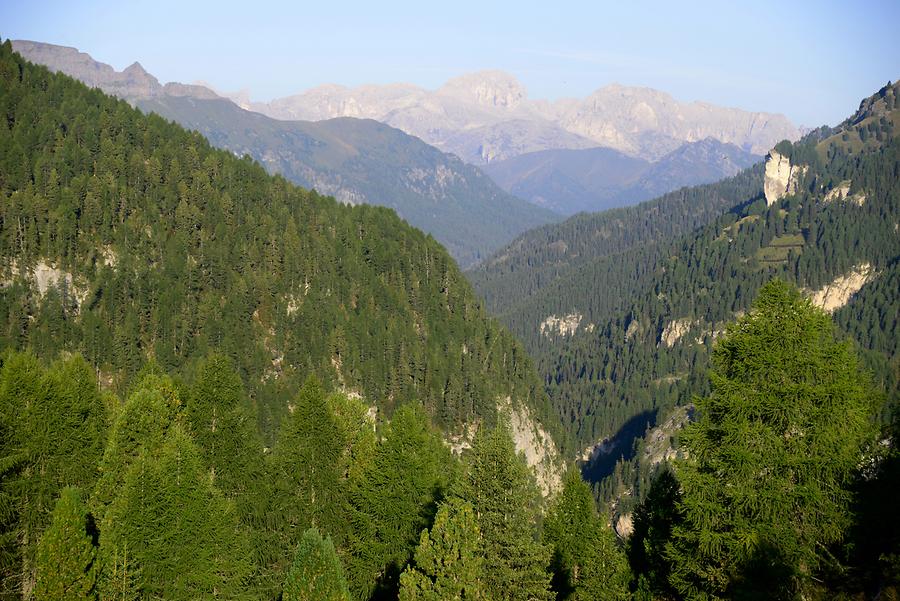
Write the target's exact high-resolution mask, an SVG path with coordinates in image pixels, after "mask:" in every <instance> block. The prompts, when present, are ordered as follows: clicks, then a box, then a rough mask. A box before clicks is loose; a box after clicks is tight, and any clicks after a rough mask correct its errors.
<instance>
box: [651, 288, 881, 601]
mask: <svg viewBox="0 0 900 601" xmlns="http://www.w3.org/2000/svg"><path fill="white" fill-rule="evenodd" d="M710 379H711V381H712V393H711V394H710V395H709V396H707V397H704V398H700V399H697V400H696V405H697V412H698V416H699V418H698V420H697V422H696V423H694V424H692V425H690V426H689V427H688V428H687V429H686V431H685V433H684V435H683V437H682V441H683V443H684V447H685V449H686V451H687V454H688V459H687V460H685V461H683V462H681V463H680V464H679V465H678V469H677V475H678V480H679V482H681V486H682V500H681V510H682V511H683V513H684V518H685V521H684V523H683V524H681V525H676V526H675V528H674V533H673V541H672V542H671V543H670V544H669V548H668V555H669V558H670V560H671V561H672V573H671V577H670V580H671V582H672V584H673V586H674V587H675V588H676V589H677V590H678V591H679V592H680V593H681V594H682V595H684V596H685V597H686V598H688V599H720V598H726V597H739V596H745V597H748V598H751V597H752V596H753V595H764V596H766V597H768V598H792V597H794V596H795V595H797V594H798V592H800V591H801V590H803V588H804V587H805V586H806V585H808V584H809V583H810V582H811V579H812V578H813V577H814V575H815V570H816V568H817V567H818V566H819V562H820V556H821V554H822V553H823V552H824V549H825V548H826V545H828V544H830V543H833V542H835V541H838V540H840V539H841V537H842V535H843V532H844V530H845V528H846V527H847V526H848V524H849V522H850V518H851V516H850V511H849V504H850V501H851V494H850V489H849V482H850V479H851V477H852V476H853V474H854V472H855V470H856V469H857V467H858V466H859V465H860V464H861V462H862V458H863V450H864V447H865V445H866V444H867V443H869V442H870V441H871V440H872V439H873V434H874V430H873V427H872V421H871V420H872V416H873V415H875V413H876V403H875V401H876V399H877V394H876V393H875V392H874V390H873V389H872V387H871V386H870V384H869V381H868V379H867V378H866V377H865V375H864V374H863V373H862V372H861V371H860V370H859V368H858V366H857V359H856V355H855V353H854V352H853V350H852V348H851V346H850V344H849V343H848V342H845V341H841V340H838V339H837V338H836V336H835V329H834V326H833V324H832V322H831V319H830V318H829V316H828V315H827V314H825V313H824V312H823V311H822V310H820V309H818V308H816V307H814V306H812V304H811V303H810V302H809V300H807V299H805V298H803V297H802V296H801V294H800V292H799V291H798V290H796V289H795V288H793V287H791V286H789V285H787V284H785V283H783V282H780V281H777V280H776V281H772V282H770V283H769V284H766V285H765V286H764V287H763V288H762V290H761V291H760V294H759V297H758V298H757V300H756V303H755V305H754V307H753V310H752V311H751V312H750V313H749V314H748V315H746V316H744V317H742V318H741V319H740V320H738V322H737V323H736V324H734V325H732V326H730V327H729V328H728V331H727V334H726V335H725V336H724V338H722V339H721V340H720V341H719V343H718V344H717V345H716V348H715V349H714V352H713V370H712V372H711V374H710Z"/></svg>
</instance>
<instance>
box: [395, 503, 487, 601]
mask: <svg viewBox="0 0 900 601" xmlns="http://www.w3.org/2000/svg"><path fill="white" fill-rule="evenodd" d="M481 553H482V551H481V532H480V531H479V530H478V524H477V523H476V520H475V511H474V510H473V509H472V505H471V504H470V503H468V502H466V501H463V500H461V499H458V498H450V499H448V500H446V501H444V502H443V503H442V504H441V506H440V509H438V512H437V515H436V516H435V518H434V525H433V526H432V527H431V530H430V531H429V530H423V531H422V536H421V537H420V538H419V546H418V547H416V552H415V556H414V561H413V563H412V564H410V565H409V566H407V568H406V570H405V571H404V572H403V574H401V575H400V601H475V600H478V601H480V600H483V599H485V598H486V597H485V596H484V591H483V588H482V583H481V580H482V557H481Z"/></svg>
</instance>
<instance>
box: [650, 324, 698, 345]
mask: <svg viewBox="0 0 900 601" xmlns="http://www.w3.org/2000/svg"><path fill="white" fill-rule="evenodd" d="M693 326H694V322H693V321H691V320H690V319H688V318H686V317H685V318H682V319H673V320H672V321H670V322H669V323H667V324H666V325H665V327H664V328H663V331H662V333H660V335H659V342H658V344H659V345H660V346H667V347H672V346H674V345H675V343H676V342H678V341H679V340H681V338H682V337H683V336H684V335H685V334H687V333H688V331H690V329H691V328H692V327H693Z"/></svg>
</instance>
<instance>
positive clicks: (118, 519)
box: [101, 425, 253, 601]
mask: <svg viewBox="0 0 900 601" xmlns="http://www.w3.org/2000/svg"><path fill="white" fill-rule="evenodd" d="M101 546H102V547H103V550H104V554H105V557H106V558H107V561H108V558H110V557H123V558H124V556H125V553H126V552H127V553H128V554H129V557H131V562H132V564H134V563H136V564H137V565H139V566H140V576H139V588H140V590H141V592H142V594H144V595H146V596H149V597H151V598H153V597H161V598H165V599H169V600H172V601H177V600H179V599H184V600H187V599H197V598H203V597H221V598H227V599H241V598H247V597H249V596H250V591H248V587H247V584H248V580H249V577H250V574H251V573H252V569H253V566H252V565H251V563H250V561H249V560H248V556H249V549H248V546H247V543H246V541H245V540H244V538H243V536H242V535H241V533H240V531H239V527H238V522H237V516H236V515H235V510H234V507H233V505H232V504H231V503H230V502H228V501H227V500H225V499H224V498H223V497H222V495H221V493H220V492H219V491H218V490H216V489H215V488H214V487H213V486H212V485H211V484H210V482H209V477H208V475H207V473H206V470H205V469H204V468H203V465H202V461H201V460H200V456H199V452H198V450H197V447H196V445H194V443H193V442H192V441H191V440H190V438H189V436H188V435H187V434H185V433H184V431H183V430H182V428H181V427H180V426H177V425H176V426H173V427H172V428H170V430H169V431H168V432H167V434H166V437H165V440H164V442H163V445H162V447H161V448H160V450H159V453H158V454H157V456H154V455H153V454H151V453H150V451H149V450H147V449H143V450H142V451H141V453H140V455H139V457H138V458H137V459H136V460H135V461H134V462H133V463H132V465H131V466H130V467H129V469H128V473H127V474H126V477H125V480H124V483H123V485H122V487H121V490H120V491H119V494H118V495H117V496H116V498H115V499H114V501H113V503H112V505H110V507H109V510H108V511H107V516H106V519H105V520H104V523H103V529H102V531H101Z"/></svg>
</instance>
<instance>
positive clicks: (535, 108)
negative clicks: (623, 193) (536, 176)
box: [236, 71, 802, 164]
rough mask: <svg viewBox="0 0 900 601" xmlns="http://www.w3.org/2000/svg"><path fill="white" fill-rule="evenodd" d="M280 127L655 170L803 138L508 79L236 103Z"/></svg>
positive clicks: (484, 77) (699, 109)
mask: <svg viewBox="0 0 900 601" xmlns="http://www.w3.org/2000/svg"><path fill="white" fill-rule="evenodd" d="M236 99H237V101H238V102H243V104H244V107H245V108H250V109H252V110H254V111H258V112H261V113H263V114H266V115H269V116H271V117H275V118H278V119H309V120H313V121H316V120H320V119H330V118H333V117H363V118H370V119H376V120H378V121H381V122H383V123H387V124H389V125H393V126H394V127H397V128H399V129H402V130H403V131H405V132H407V133H409V134H412V135H414V136H418V137H420V138H422V139H423V140H425V141H426V142H428V143H429V144H433V145H435V146H437V147H438V148H440V149H441V150H444V151H447V152H452V153H454V154H456V155H457V156H459V157H461V158H462V159H463V160H465V161H468V162H470V163H473V164H484V163H489V162H491V161H495V160H503V159H508V158H510V157H513V156H517V155H520V154H525V153H528V152H535V151H538V150H552V149H560V148H566V149H572V148H591V147H596V146H605V147H608V148H614V149H616V150H619V151H620V152H623V153H626V154H629V155H631V156H636V157H639V158H642V159H645V160H649V161H655V160H657V159H659V158H661V157H662V156H664V155H666V154H668V153H669V152H671V151H673V150H675V149H676V148H678V147H679V146H681V145H682V144H684V143H685V142H697V141H700V140H704V139H706V138H713V139H716V140H718V141H720V142H724V143H728V144H734V145H735V146H738V147H740V148H742V149H744V150H746V151H749V152H751V153H754V154H765V153H766V152H767V151H768V150H769V149H770V148H772V146H774V145H775V144H776V143H778V142H780V141H781V140H784V139H790V140H794V139H796V138H798V137H799V136H800V134H801V133H802V132H801V131H800V129H798V128H797V127H796V126H795V125H794V124H792V123H791V122H790V121H789V120H788V119H787V118H786V117H785V116H784V115H775V114H770V113H758V112H748V111H743V110H740V109H735V108H725V107H719V106H715V105H712V104H707V103H702V102H690V103H686V102H679V101H678V100H675V99H674V98H672V97H671V96H669V95H668V94H666V93H664V92H660V91H657V90H652V89H649V88H633V87H625V86H620V85H617V84H613V85H608V86H605V87H602V88H600V89H598V90H597V91H596V92H594V93H593V94H591V95H590V96H588V97H587V98H584V99H564V100H559V101H556V102H552V103H551V102H547V101H535V100H529V99H528V96H527V91H526V89H525V88H524V86H523V85H522V84H521V83H520V82H519V81H517V80H516V79H515V78H514V77H513V76H511V75H509V74H507V73H503V72H500V71H483V72H479V73H471V74H468V75H464V76H462V77H458V78H455V79H451V80H450V81H448V82H447V83H446V84H444V86H442V87H441V88H439V89H438V90H435V91H430V90H425V89H422V88H419V87H416V86H413V85H408V84H392V85H367V86H360V87H357V88H346V87H343V86H338V85H331V84H330V85H323V86H319V87H316V88H313V89H311V90H308V91H306V92H303V93H301V94H297V95H294V96H288V97H286V98H279V99H276V100H273V101H271V102H268V103H251V102H248V101H247V98H246V95H243V96H240V97H236Z"/></svg>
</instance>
